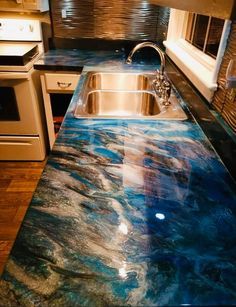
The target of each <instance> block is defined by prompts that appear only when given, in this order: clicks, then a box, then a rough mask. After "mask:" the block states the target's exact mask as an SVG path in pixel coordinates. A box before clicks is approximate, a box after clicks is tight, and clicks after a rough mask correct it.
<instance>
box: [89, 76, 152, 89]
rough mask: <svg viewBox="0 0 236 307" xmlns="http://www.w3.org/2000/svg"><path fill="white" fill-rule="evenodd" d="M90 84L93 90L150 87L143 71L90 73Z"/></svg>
mask: <svg viewBox="0 0 236 307" xmlns="http://www.w3.org/2000/svg"><path fill="white" fill-rule="evenodd" d="M88 86H89V88H90V89H92V90H114V91H116V90H118V91H120V90H122V91H136V90H147V89H150V87H151V85H150V82H149V79H148V77H147V76H146V75H144V74H141V73H122V72H118V73H110V72H103V73H102V72H97V73H90V75H89V82H88Z"/></svg>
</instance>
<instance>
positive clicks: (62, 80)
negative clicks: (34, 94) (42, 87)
mask: <svg viewBox="0 0 236 307" xmlns="http://www.w3.org/2000/svg"><path fill="white" fill-rule="evenodd" d="M79 78H80V75H79V74H48V73H47V74H45V82H46V90H47V92H49V93H50V92H53V93H55V92H64V93H72V92H73V91H74V90H75V88H76V86H77V84H78V81H79Z"/></svg>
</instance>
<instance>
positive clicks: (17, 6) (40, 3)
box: [0, 0, 49, 12]
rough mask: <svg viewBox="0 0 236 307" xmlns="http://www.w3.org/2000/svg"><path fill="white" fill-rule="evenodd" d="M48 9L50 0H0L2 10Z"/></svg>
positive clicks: (43, 10)
mask: <svg viewBox="0 0 236 307" xmlns="http://www.w3.org/2000/svg"><path fill="white" fill-rule="evenodd" d="M48 10H49V5H48V0H0V11H39V12H45V11H48Z"/></svg>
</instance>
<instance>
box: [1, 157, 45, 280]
mask: <svg viewBox="0 0 236 307" xmlns="http://www.w3.org/2000/svg"><path fill="white" fill-rule="evenodd" d="M45 164H46V160H45V161H43V162H0V276H1V273H2V271H3V268H4V265H5V263H6V261H7V258H8V256H9V253H10V251H11V248H12V246H13V243H14V241H15V238H16V236H17V233H18V231H19V229H20V226H21V223H22V221H23V218H24V216H25V213H26V211H27V209H28V206H29V204H30V201H31V199H32V196H33V193H34V191H35V188H36V186H37V183H38V180H39V179H40V177H41V173H42V171H43V169H44V166H45Z"/></svg>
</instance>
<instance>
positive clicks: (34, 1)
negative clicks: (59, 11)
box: [23, 0, 49, 12]
mask: <svg viewBox="0 0 236 307" xmlns="http://www.w3.org/2000/svg"><path fill="white" fill-rule="evenodd" d="M23 7H24V9H25V10H34V11H40V12H44V11H48V9H49V7H48V0H23Z"/></svg>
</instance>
